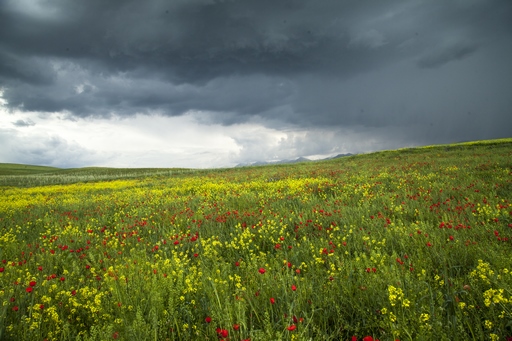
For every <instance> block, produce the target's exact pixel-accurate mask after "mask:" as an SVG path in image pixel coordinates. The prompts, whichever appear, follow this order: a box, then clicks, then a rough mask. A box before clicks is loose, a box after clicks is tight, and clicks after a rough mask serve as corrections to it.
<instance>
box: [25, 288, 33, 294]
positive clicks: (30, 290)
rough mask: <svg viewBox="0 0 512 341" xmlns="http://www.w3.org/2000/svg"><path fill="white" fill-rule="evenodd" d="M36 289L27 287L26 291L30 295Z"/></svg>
mask: <svg viewBox="0 0 512 341" xmlns="http://www.w3.org/2000/svg"><path fill="white" fill-rule="evenodd" d="M33 290H34V289H32V287H27V288H26V289H25V291H26V292H28V293H29V294H30V293H31V292H32V291H33Z"/></svg>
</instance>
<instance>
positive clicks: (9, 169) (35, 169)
mask: <svg viewBox="0 0 512 341" xmlns="http://www.w3.org/2000/svg"><path fill="white" fill-rule="evenodd" d="M59 170H60V169H59V168H56V167H48V166H34V165H22V164H18V163H0V176H2V175H27V174H41V173H52V172H56V171H59Z"/></svg>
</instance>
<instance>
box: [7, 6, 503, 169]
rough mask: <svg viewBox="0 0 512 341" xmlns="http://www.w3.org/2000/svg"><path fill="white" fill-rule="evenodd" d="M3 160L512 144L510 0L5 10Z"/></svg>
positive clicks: (175, 159) (217, 159) (217, 162)
mask: <svg viewBox="0 0 512 341" xmlns="http://www.w3.org/2000/svg"><path fill="white" fill-rule="evenodd" d="M0 94H1V99H0V162H13V163H28V164H40V165H51V166H57V167H82V166H112V167H193V168H211V167H229V166H234V165H236V164H238V163H244V162H251V161H257V160H277V159H291V158H297V157H299V156H305V157H311V158H318V157H325V156H331V155H335V154H339V153H360V152H369V151H375V150H381V149H395V148H401V147H408V146H417V145H426V144H438V143H449V142H460V141H467V140H478V139H492V138H500V137H512V1H510V0H501V1H499V0H496V1H494V0H402V1H391V0H390V1H387V0H381V1H356V0H353V1H344V0H224V1H222V0H215V1H214V0H172V1H169V0H153V1H151V0H148V1H140V0H131V1H130V0H127V1H123V0H112V1H105V0H87V1H69V0H2V1H0Z"/></svg>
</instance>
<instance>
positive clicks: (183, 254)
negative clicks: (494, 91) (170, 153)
mask: <svg viewBox="0 0 512 341" xmlns="http://www.w3.org/2000/svg"><path fill="white" fill-rule="evenodd" d="M39 170H40V169H39ZM39 170H38V171H39ZM27 173H29V172H16V173H15V175H8V174H9V172H8V171H4V172H3V173H2V174H6V175H1V176H0V183H1V184H2V186H1V187H0V229H1V234H0V261H1V263H0V297H1V299H2V307H1V310H0V339H1V340H115V339H117V340H253V341H256V340H266V341H268V340H364V341H369V340H377V339H378V340H381V341H383V340H510V339H511V338H512V252H511V251H512V139H503V140H493V141H481V142H473V143H464V144H457V145H443V146H432V147H423V148H415V149H403V150H397V151H386V152H380V153H372V154H363V155H356V156H350V157H345V158H340V159H334V160H329V161H322V162H311V163H302V164H295V165H274V166H263V167H247V168H231V169H217V170H201V171H193V170H172V169H169V170H164V169H158V170H151V169H145V170H138V171H137V170H131V171H130V170H115V169H110V170H109V169H87V170H81V171H80V170H74V171H72V170H54V169H48V172H46V173H45V172H42V173H37V174H32V175H31V174H27ZM96 176H97V177H96ZM95 177H96V178H95Z"/></svg>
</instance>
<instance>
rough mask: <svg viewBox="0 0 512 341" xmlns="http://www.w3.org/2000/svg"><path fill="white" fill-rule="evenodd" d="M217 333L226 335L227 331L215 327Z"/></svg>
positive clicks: (222, 335)
mask: <svg viewBox="0 0 512 341" xmlns="http://www.w3.org/2000/svg"><path fill="white" fill-rule="evenodd" d="M217 334H219V337H228V331H227V330H226V329H220V328H217Z"/></svg>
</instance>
